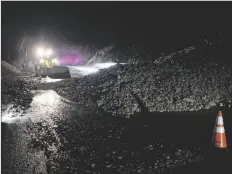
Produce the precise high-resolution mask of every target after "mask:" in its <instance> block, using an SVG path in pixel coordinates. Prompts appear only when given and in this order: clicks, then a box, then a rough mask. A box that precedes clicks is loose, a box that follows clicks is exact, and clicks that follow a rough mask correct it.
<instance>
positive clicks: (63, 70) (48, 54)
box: [35, 48, 71, 78]
mask: <svg viewBox="0 0 232 174" xmlns="http://www.w3.org/2000/svg"><path fill="white" fill-rule="evenodd" d="M52 55H53V56H52ZM37 56H38V58H39V59H37V60H36V62H35V72H36V76H37V77H42V78H44V77H46V76H48V77H51V78H70V77H71V75H70V72H69V68H68V67H64V66H60V65H59V60H58V59H57V58H54V57H55V56H54V54H53V51H52V50H51V49H46V50H45V49H43V48H39V49H38V50H37Z"/></svg>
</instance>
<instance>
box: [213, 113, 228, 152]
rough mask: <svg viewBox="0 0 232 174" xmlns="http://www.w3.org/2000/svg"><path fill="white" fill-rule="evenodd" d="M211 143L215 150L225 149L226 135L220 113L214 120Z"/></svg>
mask: <svg viewBox="0 0 232 174" xmlns="http://www.w3.org/2000/svg"><path fill="white" fill-rule="evenodd" d="M213 143H214V146H215V147H217V148H227V142H226V134H225V128H224V123H223V117H222V112H221V111H219V112H218V116H217V118H216V123H215V128H214V135H213Z"/></svg>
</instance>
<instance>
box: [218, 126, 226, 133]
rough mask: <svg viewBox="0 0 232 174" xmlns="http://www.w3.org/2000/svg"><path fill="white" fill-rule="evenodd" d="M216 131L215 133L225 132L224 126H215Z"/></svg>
mask: <svg viewBox="0 0 232 174" xmlns="http://www.w3.org/2000/svg"><path fill="white" fill-rule="evenodd" d="M216 132H217V133H225V129H224V127H217V129H216Z"/></svg>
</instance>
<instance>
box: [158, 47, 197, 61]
mask: <svg viewBox="0 0 232 174" xmlns="http://www.w3.org/2000/svg"><path fill="white" fill-rule="evenodd" d="M195 48H196V47H195V46H190V47H187V48H185V49H182V50H179V51H177V52H174V53H171V54H169V55H167V56H161V57H159V58H158V59H156V60H155V61H154V63H157V64H160V63H164V62H165V61H167V60H169V59H171V58H173V57H174V56H181V55H184V54H187V53H189V52H191V51H193V50H195Z"/></svg>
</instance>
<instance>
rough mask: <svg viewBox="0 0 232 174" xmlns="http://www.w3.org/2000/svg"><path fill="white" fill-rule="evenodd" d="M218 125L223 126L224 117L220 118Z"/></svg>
mask: <svg viewBox="0 0 232 174" xmlns="http://www.w3.org/2000/svg"><path fill="white" fill-rule="evenodd" d="M217 124H219V125H223V118H222V117H218V120H217Z"/></svg>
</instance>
